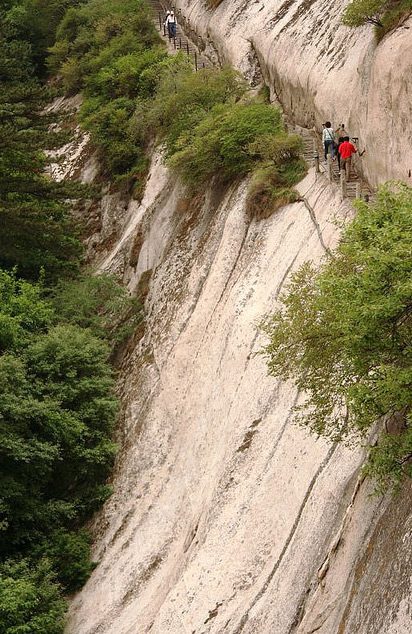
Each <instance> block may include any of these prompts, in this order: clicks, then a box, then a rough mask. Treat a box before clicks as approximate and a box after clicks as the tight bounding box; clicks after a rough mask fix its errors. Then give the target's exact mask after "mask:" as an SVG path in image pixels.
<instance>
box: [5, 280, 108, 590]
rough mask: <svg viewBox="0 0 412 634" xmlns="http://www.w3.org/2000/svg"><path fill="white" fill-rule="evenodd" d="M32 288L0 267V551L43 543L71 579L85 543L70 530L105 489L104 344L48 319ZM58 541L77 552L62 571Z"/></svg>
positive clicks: (84, 567)
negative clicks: (75, 561) (71, 561)
mask: <svg viewBox="0 0 412 634" xmlns="http://www.w3.org/2000/svg"><path fill="white" fill-rule="evenodd" d="M42 294H43V291H42V288H41V286H40V285H33V284H30V283H29V282H26V281H22V280H18V279H16V278H15V277H14V276H13V275H11V274H8V273H6V272H4V271H3V272H0V297H1V305H0V341H1V342H2V348H1V349H0V352H1V355H0V465H1V466H0V555H1V556H2V557H3V558H5V557H7V556H10V555H14V556H17V555H18V554H19V553H22V552H26V553H30V552H33V549H35V550H36V553H37V556H40V555H42V554H43V549H44V548H46V546H47V547H48V549H49V550H48V554H49V555H50V557H52V559H53V561H54V562H55V569H56V570H57V571H58V572H59V571H60V570H61V571H62V572H61V577H60V576H59V578H60V581H61V582H62V584H63V585H64V586H65V587H70V588H73V587H75V586H76V584H77V585H78V584H79V583H81V582H83V581H84V578H85V575H86V572H87V571H90V563H89V560H88V558H87V557H86V555H85V553H86V551H87V552H88V545H87V542H85V541H84V539H83V538H82V537H81V535H79V536H78V537H76V535H75V534H74V533H73V530H76V529H77V528H78V527H79V526H80V525H81V523H82V522H83V521H84V520H85V519H86V518H87V517H88V516H89V515H90V514H91V513H92V512H94V511H95V510H96V509H97V508H98V507H99V505H100V504H101V503H102V501H104V500H105V499H106V498H107V496H108V494H109V493H110V489H109V488H108V487H107V485H106V484H105V481H106V478H107V475H108V473H109V470H110V467H111V465H112V463H113V458H114V452H115V446H114V444H113V443H112V441H111V439H110V438H111V433H112V429H113V423H114V419H115V415H116V410H117V401H116V399H115V397H114V395H113V385H114V383H113V377H112V371H111V368H110V365H109V364H108V356H109V353H110V349H109V347H108V344H107V343H106V342H104V341H103V340H102V339H101V338H97V337H96V336H94V335H93V334H92V333H91V331H90V330H89V329H88V328H81V327H80V326H77V325H74V324H69V323H68V324H65V325H59V324H58V323H57V324H56V321H57V320H58V317H57V315H56V313H55V311H54V310H53V308H52V306H51V305H50V304H49V303H48V301H46V300H45V299H44V298H43V297H42ZM107 297H108V299H109V300H110V294H107ZM73 312H74V314H77V312H76V311H73ZM72 316H73V315H72ZM114 316H115V314H114ZM96 330H98V327H97V325H96ZM59 529H61V530H63V529H64V530H63V532H62V533H59V532H58V531H59ZM56 531H57V532H56ZM64 531H65V532H64ZM76 540H77V541H76ZM51 544H54V546H53V551H50V548H51ZM68 544H72V546H73V545H75V546H76V547H74V546H73V548H72V556H73V558H75V556H76V555H75V553H77V554H78V556H79V557H80V559H79V561H78V563H77V564H76V565H75V564H74V563H73V564H71V573H70V570H69V568H70V566H69V563H66V564H65V567H62V563H61V562H60V563H59V559H58V557H57V555H56V553H57V552H58V551H59V548H61V551H62V559H65V560H66V561H68V554H67V553H68V551H69V550H70V548H69V547H68ZM63 553H65V554H64V557H63ZM63 570H64V572H63ZM70 574H71V576H70ZM59 575H60V572H59ZM77 575H79V578H77ZM76 579H77V581H76Z"/></svg>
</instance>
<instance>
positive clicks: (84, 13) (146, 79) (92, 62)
mask: <svg viewBox="0 0 412 634" xmlns="http://www.w3.org/2000/svg"><path fill="white" fill-rule="evenodd" d="M159 44H160V39H159V36H158V34H157V32H156V30H155V28H154V25H153V23H152V20H151V18H150V15H149V13H148V11H147V8H146V5H145V4H144V2H142V1H141V0H114V1H113V0H90V1H89V2H87V3H82V4H81V5H80V6H78V7H73V8H70V9H69V10H68V11H67V13H66V15H65V17H64V19H63V20H62V22H61V24H60V26H59V29H58V32H57V40H56V43H55V44H54V46H52V47H51V58H50V61H49V64H50V67H51V68H52V69H53V70H54V71H59V72H60V73H61V75H62V77H63V83H64V87H65V89H66V91H68V92H76V91H79V90H83V91H84V93H85V97H86V99H85V103H84V107H83V109H82V114H81V120H82V122H83V124H84V127H85V128H86V129H87V130H88V131H89V132H90V133H91V136H92V140H93V141H94V143H95V144H96V146H97V147H98V148H99V149H100V156H101V162H102V164H103V165H104V167H105V168H106V170H107V172H108V173H110V174H111V175H114V176H116V177H119V178H121V179H123V180H125V179H126V180H127V179H131V180H132V181H133V180H143V179H144V177H145V174H146V172H147V158H146V139H145V138H142V137H141V136H139V137H137V138H136V137H134V136H133V134H132V133H131V130H130V127H129V120H130V118H131V116H132V114H133V112H134V110H135V107H136V98H137V97H139V98H140V99H148V98H150V97H151V96H152V95H153V91H154V90H155V87H156V84H157V77H158V69H159V67H160V66H161V65H162V62H163V61H164V59H165V57H166V55H167V53H166V51H165V50H164V49H161V48H160V47H159Z"/></svg>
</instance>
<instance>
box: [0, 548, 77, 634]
mask: <svg viewBox="0 0 412 634" xmlns="http://www.w3.org/2000/svg"><path fill="white" fill-rule="evenodd" d="M65 609H66V603H65V601H64V600H63V599H62V598H61V594H60V587H59V585H58V584H57V583H56V580H55V575H54V573H53V571H52V570H51V567H50V563H49V562H48V561H47V559H42V560H40V561H39V562H38V563H37V564H36V565H33V564H32V562H30V561H28V560H22V561H15V562H14V561H6V562H5V563H3V564H0V627H1V631H2V632H3V633H4V634H26V633H27V634H29V633H30V634H62V633H63V629H64V613H65Z"/></svg>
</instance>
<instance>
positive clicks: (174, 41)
mask: <svg viewBox="0 0 412 634" xmlns="http://www.w3.org/2000/svg"><path fill="white" fill-rule="evenodd" d="M173 46H174V48H176V36H175V35H174V36H173Z"/></svg>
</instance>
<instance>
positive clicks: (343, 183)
mask: <svg viewBox="0 0 412 634" xmlns="http://www.w3.org/2000/svg"><path fill="white" fill-rule="evenodd" d="M340 193H341V196H342V200H343V199H344V198H346V172H344V171H343V170H342V172H341V173H340Z"/></svg>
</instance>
